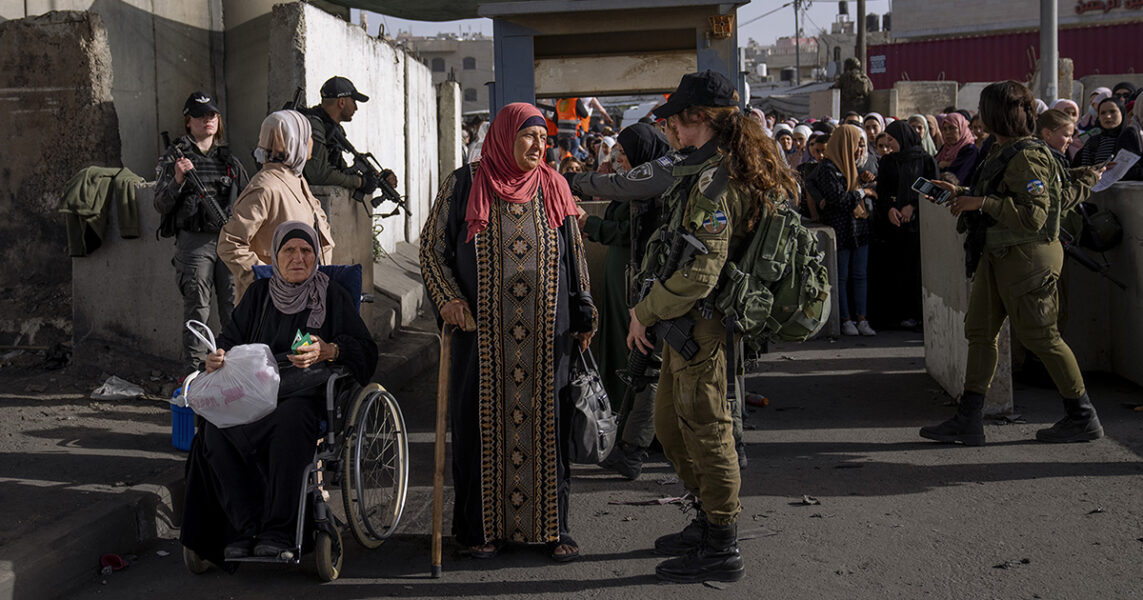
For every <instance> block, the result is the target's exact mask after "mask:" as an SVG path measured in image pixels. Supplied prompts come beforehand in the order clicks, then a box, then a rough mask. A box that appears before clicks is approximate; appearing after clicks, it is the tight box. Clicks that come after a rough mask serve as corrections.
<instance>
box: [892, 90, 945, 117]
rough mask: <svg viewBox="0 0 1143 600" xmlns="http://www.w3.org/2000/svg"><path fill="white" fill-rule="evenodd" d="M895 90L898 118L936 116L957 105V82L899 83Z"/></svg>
mask: <svg viewBox="0 0 1143 600" xmlns="http://www.w3.org/2000/svg"><path fill="white" fill-rule="evenodd" d="M893 88H894V89H895V90H897V111H898V112H897V115H898V116H905V117H907V116H909V115H912V114H916V113H923V114H930V113H931V114H936V113H939V112H941V111H942V110H944V109H945V107H947V106H949V105H953V104H956V103H957V83H956V82H955V81H898V82H897V83H894V84H893Z"/></svg>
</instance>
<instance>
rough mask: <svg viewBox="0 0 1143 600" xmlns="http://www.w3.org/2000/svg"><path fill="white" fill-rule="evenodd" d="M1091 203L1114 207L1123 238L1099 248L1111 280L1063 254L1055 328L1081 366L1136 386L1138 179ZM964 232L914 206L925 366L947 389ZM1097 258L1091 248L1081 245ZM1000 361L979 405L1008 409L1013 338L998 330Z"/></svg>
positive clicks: (1141, 349) (1141, 304)
mask: <svg viewBox="0 0 1143 600" xmlns="http://www.w3.org/2000/svg"><path fill="white" fill-rule="evenodd" d="M1091 201H1092V202H1093V203H1094V204H1096V205H1097V206H1099V207H1100V208H1102V209H1108V210H1111V211H1112V212H1114V213H1115V214H1116V215H1117V216H1118V217H1119V220H1120V222H1121V223H1122V225H1123V230H1124V241H1123V243H1122V244H1121V245H1120V246H1119V247H1117V248H1115V249H1113V250H1111V251H1109V252H1107V253H1105V255H1104V258H1106V260H1107V261H1108V262H1109V263H1110V264H1111V267H1110V269H1109V270H1108V273H1109V274H1110V275H1112V276H1113V277H1115V278H1116V279H1118V280H1120V281H1122V282H1124V283H1126V284H1127V290H1120V289H1119V288H1117V287H1115V286H1114V285H1113V284H1112V283H1111V282H1110V281H1108V280H1106V279H1104V278H1102V277H1100V276H1099V275H1098V274H1095V273H1092V272H1091V271H1088V270H1086V269H1084V268H1083V267H1082V266H1080V265H1079V264H1078V263H1076V262H1074V261H1071V260H1066V261H1065V262H1064V269H1063V273H1062V276H1061V280H1060V287H1061V292H1060V296H1061V307H1062V308H1061V310H1062V314H1061V317H1060V330H1061V332H1062V333H1063V337H1064V341H1066V342H1067V343H1068V345H1069V346H1070V347H1071V349H1072V351H1073V352H1074V353H1075V355H1076V359H1077V360H1078V361H1079V364H1080V368H1081V369H1083V370H1084V371H1108V372H1112V373H1115V374H1117V375H1119V376H1121V377H1124V378H1126V379H1129V380H1131V381H1133V382H1135V383H1138V384H1141V385H1143V372H1140V370H1139V356H1143V289H1141V288H1140V282H1141V281H1143V233H1140V232H1143V183H1140V182H1129V183H1119V184H1116V185H1114V186H1112V187H1111V188H1110V189H1108V190H1106V191H1104V192H1101V193H1098V194H1094V195H1093V197H1092V199H1091ZM962 244H963V236H961V235H959V234H957V233H956V232H955V219H953V217H952V216H951V215H949V214H948V211H947V210H945V209H942V208H939V207H936V206H933V205H931V204H926V203H922V204H921V262H922V272H923V292H924V308H925V367H926V369H927V370H928V372H929V374H930V375H932V376H933V378H934V379H936V380H937V382H938V383H940V384H941V386H942V387H943V388H944V389H945V391H947V392H948V393H949V394H951V395H954V396H955V395H957V394H959V393H960V392H961V391H962V386H963V384H964V369H965V360H966V356H967V353H968V343H967V342H966V341H965V340H964V314H965V311H966V310H967V308H968V291H969V289H970V286H971V283H970V282H969V281H968V280H967V279H965V278H964V275H963V273H964V250H963V247H962ZM1085 252H1087V253H1088V254H1089V255H1091V256H1092V257H1094V258H1097V260H1098V259H1099V258H1100V257H1099V255H1098V254H1097V253H1094V252H1091V251H1085ZM999 344H1000V364H999V366H998V367H997V372H996V377H995V379H994V380H993V384H992V389H991V390H990V391H989V396H988V401H987V405H986V410H987V411H988V412H1003V411H1004V409H1005V408H1006V407H1007V409H1009V410H1010V409H1011V396H1012V392H1011V385H1012V384H1011V380H1012V352H1011V346H1012V340H1011V336H1010V333H1009V330H1008V325H1007V324H1005V326H1004V329H1003V330H1002V331H1001V333H1000V338H999Z"/></svg>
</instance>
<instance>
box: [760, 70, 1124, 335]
mask: <svg viewBox="0 0 1143 600" xmlns="http://www.w3.org/2000/svg"><path fill="white" fill-rule="evenodd" d="M1139 95H1140V90H1138V89H1136V87H1135V86H1134V85H1132V84H1131V83H1130V82H1121V83H1119V84H1117V85H1116V86H1115V87H1114V88H1106V87H1099V88H1096V89H1094V90H1093V91H1092V92H1091V94H1090V96H1089V98H1088V103H1087V106H1086V107H1085V110H1084V111H1083V114H1081V110H1080V106H1079V105H1078V104H1077V103H1076V102H1074V101H1072V100H1068V99H1059V100H1056V101H1055V102H1053V103H1052V104H1051V106H1048V105H1047V104H1045V103H1044V102H1042V101H1037V103H1036V106H1037V112H1038V113H1039V114H1038V122H1037V126H1036V132H1035V133H1036V135H1037V136H1038V137H1040V138H1042V139H1043V140H1044V141H1046V142H1047V143H1048V145H1049V146H1050V147H1051V148H1052V150H1053V152H1054V154H1055V156H1056V157H1057V159H1058V160H1060V162H1061V163H1062V164H1063V165H1064V166H1072V167H1079V166H1094V165H1101V164H1104V163H1107V162H1108V161H1110V160H1111V159H1112V158H1113V157H1115V155H1116V154H1117V153H1118V152H1119V150H1121V149H1124V150H1127V151H1130V152H1133V153H1135V154H1140V153H1141V152H1140V148H1141V146H1143V135H1141V131H1143V117H1141V114H1143V106H1140V103H1138V102H1136V99H1137V98H1138V96H1139ZM752 114H753V115H754V116H755V118H757V119H759V120H760V121H762V122H763V123H764V125H765V126H766V128H767V129H768V130H769V131H770V132H771V135H772V136H773V138H774V140H775V141H776V142H777V143H778V145H779V146H780V148H781V149H782V151H783V153H784V155H785V157H786V162H787V164H789V165H790V166H791V167H793V168H794V169H796V170H797V171H798V173H799V174H800V175H801V178H802V181H803V183H804V186H803V195H802V198H801V207H800V208H801V210H802V212H803V214H804V215H805V216H806V217H807V218H808V219H810V220H812V221H817V222H821V223H822V224H825V225H829V226H830V227H832V228H833V229H834V230H835V232H836V234H837V248H838V286H839V294H838V300H839V304H840V311H841V315H840V316H841V318H842V333H844V334H846V335H875V333H876V330H875V328H882V327H885V328H905V329H912V328H916V327H918V326H919V324H920V320H921V300H920V298H921V292H920V284H921V282H920V262H919V255H920V230H919V227H918V213H917V198H918V195H917V194H916V193H915V192H913V191H912V189H911V188H912V185H913V183H914V181H916V179H917V178H918V177H924V178H926V179H930V180H932V179H940V180H944V181H948V182H950V183H953V184H955V185H969V184H970V183H971V182H972V179H973V175H974V173H975V172H976V171H977V170H978V168H979V166H980V165H981V163H982V162H983V160H984V157H985V155H986V154H987V152H988V149H989V147H990V146H991V145H992V144H993V143H994V141H995V140H994V139H992V137H991V136H990V135H989V134H988V133H987V131H986V129H985V127H984V125H983V122H982V120H981V117H980V115H979V114H977V113H973V112H970V111H968V110H965V109H958V108H956V107H948V108H946V109H945V110H944V112H942V113H940V114H936V115H931V114H930V115H923V114H914V115H910V116H908V117H907V118H900V119H897V118H894V117H886V116H882V115H881V114H879V113H876V112H871V113H867V114H865V115H860V114H857V113H849V114H847V115H846V116H845V118H844V119H843V120H842V121H841V122H839V121H837V120H831V119H822V120H814V119H808V120H806V121H804V122H799V121H797V120H794V119H785V120H782V119H777V118H775V116H773V115H765V114H763V113H762V112H761V111H759V110H757V109H754V110H753V111H752ZM1123 179H1124V180H1143V161H1140V162H1139V163H1136V164H1135V165H1134V166H1133V167H1132V168H1131V169H1130V170H1128V172H1127V173H1126V175H1125V176H1124V178H1123Z"/></svg>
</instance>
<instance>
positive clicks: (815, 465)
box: [70, 333, 1143, 600]
mask: <svg viewBox="0 0 1143 600" xmlns="http://www.w3.org/2000/svg"><path fill="white" fill-rule="evenodd" d="M432 375H433V373H432V372H430V373H426V375H425V376H424V377H422V378H420V379H419V380H418V381H416V382H414V383H413V384H411V385H410V386H409V387H407V388H406V389H404V390H401V391H400V392H399V393H398V394H397V396H398V398H399V400H400V401H401V404H402V406H403V407H404V410H405V411H406V420H407V422H408V424H409V426H410V428H411V429H412V431H413V436H412V442H413V443H412V448H413V453H412V460H413V477H412V485H413V490H412V494H411V496H410V499H409V502H408V503H407V509H406V515H405V519H404V521H403V522H404V525H403V527H402V531H401V533H400V534H399V535H398V536H397V537H396V538H395V539H393V540H391V541H389V542H387V543H386V544H385V545H383V546H382V547H380V548H378V549H376V550H372V551H365V550H362V549H361V548H360V547H359V546H357V545H356V544H355V543H354V542H352V541H349V542H348V543H347V556H346V559H345V565H344V568H343V571H342V576H341V578H340V579H339V580H337V581H335V582H332V583H329V584H319V582H318V581H317V579H316V577H315V576H314V575H313V572H312V568H310V569H309V570H307V569H305V568H286V567H278V566H267V565H244V566H243V567H242V568H241V569H239V570H238V572H237V573H235V574H234V575H228V574H226V573H222V572H220V571H218V570H212V571H210V572H208V573H206V574H204V575H197V576H196V575H191V574H189V573H188V572H187V571H186V570H185V569H184V568H183V565H182V562H181V558H180V556H181V555H180V549H179V547H178V544H177V542H175V541H172V540H165V541H162V542H160V543H158V544H157V545H156V546H155V547H154V548H152V549H149V550H147V551H145V552H143V553H141V554H140V555H139V556H137V557H135V560H134V562H133V563H132V564H131V566H130V567H129V568H127V569H125V570H123V571H119V572H115V573H112V574H110V575H107V576H100V577H96V578H94V579H92V580H91V581H90V582H89V583H88V584H87V585H85V586H84V587H82V588H81V589H80V590H78V591H77V593H76V594H74V595H72V596H70V597H72V598H78V599H93V598H242V599H246V598H250V599H262V598H266V599H270V598H275V599H278V598H316V597H322V598H387V597H401V598H447V597H458V596H464V597H474V598H541V597H575V598H621V599H624V600H631V599H636V598H654V599H656V600H663V599H667V598H751V599H753V598H847V599H848V598H878V599H880V598H997V599H1001V598H1003V599H1012V598H1045V599H1049V598H1061V599H1063V598H1068V599H1071V598H1075V599H1088V598H1101V599H1129V598H1139V597H1140V595H1139V594H1140V592H1139V590H1140V589H1143V571H1141V570H1140V568H1139V567H1140V565H1141V564H1143V505H1141V504H1140V502H1139V500H1140V498H1141V497H1143V459H1141V455H1143V427H1140V424H1141V419H1143V413H1138V412H1132V411H1130V410H1127V409H1125V408H1123V407H1122V406H1121V403H1122V402H1129V401H1134V402H1138V401H1140V399H1141V393H1140V390H1139V388H1138V387H1136V386H1133V385H1131V384H1129V383H1125V382H1123V381H1122V380H1118V379H1112V378H1099V377H1094V378H1089V388H1090V390H1091V394H1092V397H1093V398H1094V399H1095V403H1096V406H1097V408H1098V409H1099V410H1100V414H1101V417H1102V418H1103V422H1104V426H1105V428H1106V429H1107V432H1108V437H1107V438H1106V439H1104V440H1101V441H1098V442H1095V443H1089V444H1077V445H1066V446H1052V445H1044V444H1038V443H1036V442H1034V441H1032V439H1033V436H1034V432H1035V430H1036V429H1038V428H1040V427H1044V426H1046V425H1047V424H1050V423H1051V422H1052V421H1054V420H1056V419H1057V418H1059V416H1060V412H1061V409H1060V407H1059V405H1058V401H1057V400H1056V399H1055V398H1054V397H1053V396H1054V394H1053V393H1052V392H1050V391H1047V390H1040V389H1034V388H1026V387H1021V386H1018V388H1017V391H1016V395H1017V411H1018V412H1019V413H1020V414H1021V418H1020V419H1016V420H1015V421H1016V422H1007V421H1005V422H1003V423H1002V424H1001V423H999V422H989V423H988V424H987V426H986V433H987V435H988V441H989V443H988V445H986V446H983V447H980V448H965V447H955V446H944V445H940V444H935V443H930V442H926V441H923V440H921V439H920V438H919V437H918V436H917V428H918V427H919V426H921V425H923V424H927V423H930V422H935V421H937V420H941V419H943V418H944V417H945V416H947V414H948V413H949V411H950V410H951V409H950V408H949V407H948V406H946V403H947V402H948V401H949V399H948V397H947V396H945V395H944V394H943V393H942V392H941V391H940V390H939V388H938V386H937V385H936V384H935V383H934V382H933V381H932V380H931V379H930V378H929V377H928V376H927V375H926V374H925V372H924V368H923V348H922V342H921V337H920V335H919V334H906V333H883V334H882V335H879V336H878V337H876V338H859V339H854V338H848V339H844V340H841V341H838V342H829V341H816V342H811V343H807V344H802V345H798V346H788V347H779V348H775V349H774V350H773V352H772V353H771V354H769V355H767V357H766V359H765V360H764V361H763V362H762V363H761V364H760V365H759V370H758V371H757V373H756V374H755V375H753V376H751V377H750V378H749V380H748V388H749V389H751V390H752V391H756V392H760V393H763V394H765V395H767V396H768V397H769V398H770V400H771V404H770V406H769V407H768V408H763V409H756V410H754V411H753V412H752V413H751V414H750V415H749V416H748V419H747V422H748V424H749V426H750V429H748V431H747V432H746V441H747V443H748V447H749V452H750V466H749V467H748V469H747V470H746V471H745V472H744V478H743V491H742V503H743V511H742V514H741V516H740V519H739V534H740V537H741V538H743V539H742V541H741V543H740V547H741V550H742V553H743V555H744V557H745V559H746V563H747V568H748V573H747V576H746V577H745V579H743V580H742V581H741V582H738V583H734V584H696V585H674V584H664V583H660V582H658V581H656V579H655V577H654V574H653V573H654V566H655V564H656V563H657V562H658V561H659V560H660V558H659V557H656V556H654V555H653V554H652V553H651V552H650V551H649V548H650V547H651V544H652V542H653V540H654V539H655V538H656V537H657V536H659V535H663V534H665V533H669V532H671V531H675V530H677V529H679V528H681V527H682V526H683V525H685V523H686V522H687V519H688V517H687V516H686V515H685V514H684V513H682V512H681V511H680V510H679V509H678V508H677V507H676V506H674V505H669V504H668V505H652V506H647V505H632V504H624V503H626V502H642V501H647V500H655V499H658V498H664V497H673V496H678V495H681V494H682V492H683V490H682V489H681V486H680V485H679V484H678V483H672V478H671V470H670V467H669V465H668V464H667V463H666V462H665V461H664V460H663V458H662V456H661V455H652V462H651V463H650V464H649V465H648V469H647V470H646V471H645V472H644V475H643V476H642V477H641V478H640V479H639V480H638V481H635V482H627V481H625V480H622V479H620V478H618V477H617V476H612V475H609V474H608V473H607V472H605V471H603V470H600V469H598V468H596V467H582V468H579V469H578V470H577V471H576V472H575V479H574V481H573V488H572V506H571V510H572V532H573V534H575V536H576V538H577V539H578V541H579V542H580V544H581V546H582V549H583V554H584V556H583V558H582V559H581V560H579V561H578V562H574V563H570V564H559V565H558V564H555V563H553V562H551V561H550V560H549V559H548V558H547V557H546V556H545V555H544V553H543V552H542V550H541V549H540V548H529V547H519V548H512V549H511V550H510V551H508V552H506V553H504V554H502V555H501V556H500V557H498V558H496V559H494V560H490V561H477V560H473V559H469V558H464V557H460V556H457V555H456V550H457V549H456V548H455V547H454V546H452V545H450V544H449V543H446V545H445V560H444V575H443V577H441V578H440V579H430V578H429V577H428V573H429V536H428V533H429V509H430V504H431V502H430V495H429V491H430V487H429V486H430V482H431V479H430V477H431V468H432V461H431V451H432V434H431V431H432V429H431V427H432V410H433V403H434V398H433V395H434V394H435V381H436V380H435V377H433V376H432ZM803 495H807V496H812V497H814V498H816V499H817V500H819V501H820V504H818V505H806V504H804V503H803V502H802V496H803ZM446 514H447V512H446ZM446 531H447V522H446ZM161 553H166V554H165V555H164V556H160V554H161Z"/></svg>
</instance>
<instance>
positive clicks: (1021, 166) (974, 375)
mask: <svg viewBox="0 0 1143 600" xmlns="http://www.w3.org/2000/svg"><path fill="white" fill-rule="evenodd" d="M1034 102H1035V99H1034V97H1033V96H1032V92H1031V91H1029V90H1028V88H1026V87H1024V85H1023V84H1020V83H1017V82H1015V81H1003V82H998V83H993V84H992V85H989V86H988V87H986V88H984V91H983V92H982V93H981V95H980V116H981V118H982V119H983V120H984V125H985V127H987V128H988V130H989V131H990V132H992V134H993V135H994V136H996V143H995V144H994V146H993V148H992V149H991V150H990V151H989V153H988V155H987V156H986V157H985V158H984V160H983V162H982V163H981V165H980V167H979V172H978V174H977V179H976V184H975V185H974V186H973V188H972V189H971V190H969V189H968V188H965V187H957V186H954V185H952V184H950V183H947V182H944V181H935V182H934V183H935V184H936V185H938V186H940V187H942V188H944V189H947V190H949V191H951V192H953V194H954V196H953V199H952V200H951V201H950V207H951V210H952V213H953V214H954V215H957V216H958V217H959V219H958V224H957V227H958V229H961V228H962V224H963V222H964V220H965V218H966V217H967V215H966V214H965V213H969V212H971V211H980V212H981V213H983V215H982V216H984V215H987V217H991V220H993V221H994V223H993V224H992V225H991V226H989V227H988V229H987V231H986V233H985V236H984V251H983V256H982V257H981V259H980V264H979V266H978V267H977V269H976V274H975V276H974V277H973V285H972V292H971V294H970V295H969V300H968V314H967V315H966V316H965V320H964V335H965V337H966V338H968V366H967V368H966V369H965V376H964V393H963V394H961V397H960V403H959V405H958V407H957V412H956V415H954V416H953V418H952V419H949V420H948V421H945V422H944V423H941V424H939V425H932V426H928V427H922V428H921V437H924V438H928V439H931V440H936V441H939V442H962V443H964V444H965V445H969V446H979V445H982V444H984V427H983V424H982V418H981V409H982V407H983V405H984V395H985V393H987V392H988V386H989V385H990V384H991V383H992V377H993V375H994V374H995V372H996V360H997V349H996V336H997V335H998V334H999V333H1000V326H1001V325H1003V323H1004V319H1005V317H1008V319H1009V320H1010V321H1011V323H1012V333H1014V334H1015V335H1016V337H1017V338H1018V339H1019V340H1020V342H1021V343H1022V344H1023V345H1024V346H1025V347H1026V348H1028V350H1030V351H1032V352H1035V353H1036V355H1037V356H1039V357H1040V359H1041V360H1042V361H1043V362H1044V366H1045V367H1046V368H1047V370H1048V373H1049V374H1050V375H1051V376H1052V381H1053V382H1055V384H1056V388H1057V389H1058V390H1059V393H1060V396H1061V397H1062V398H1063V401H1064V409H1065V411H1066V412H1067V416H1065V417H1064V418H1063V419H1062V420H1060V421H1059V422H1058V423H1056V424H1055V425H1053V426H1052V427H1050V428H1048V429H1042V430H1040V431H1037V432H1036V439H1038V440H1040V441H1042V442H1080V441H1088V440H1095V439H1099V438H1101V437H1103V427H1101V426H1100V423H1099V417H1098V416H1097V415H1096V413H1095V408H1094V407H1093V406H1092V404H1091V400H1090V399H1088V396H1087V390H1086V389H1085V388H1084V382H1083V376H1082V375H1081V374H1080V370H1079V365H1078V364H1076V359H1075V356H1074V355H1073V354H1072V351H1071V349H1070V348H1068V345H1067V344H1066V343H1064V340H1063V339H1062V338H1061V337H1060V331H1059V329H1058V328H1057V325H1056V319H1057V316H1058V306H1059V305H1058V303H1057V295H1058V294H1057V289H1056V282H1057V280H1058V279H1059V276H1060V268H1061V267H1062V266H1063V262H1064V251H1063V247H1062V246H1061V245H1060V241H1059V237H1058V236H1059V229H1060V217H1061V215H1062V214H1063V213H1064V211H1066V210H1068V209H1070V208H1072V206H1074V205H1075V203H1077V202H1079V201H1080V200H1082V199H1083V197H1082V195H1081V194H1076V195H1072V194H1065V193H1063V191H1064V190H1063V185H1062V182H1063V181H1064V173H1063V172H1062V168H1061V167H1060V165H1059V164H1058V163H1057V162H1056V159H1054V158H1053V157H1052V153H1051V150H1050V149H1049V148H1048V147H1047V145H1045V144H1043V143H1030V142H1029V141H1028V139H1029V138H1030V137H1031V136H1032V135H1034V132H1035V128H1036V108H1035V104H1034ZM1010 149H1012V150H1010ZM1005 163H1006V164H1005ZM970 194H971V195H970Z"/></svg>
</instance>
